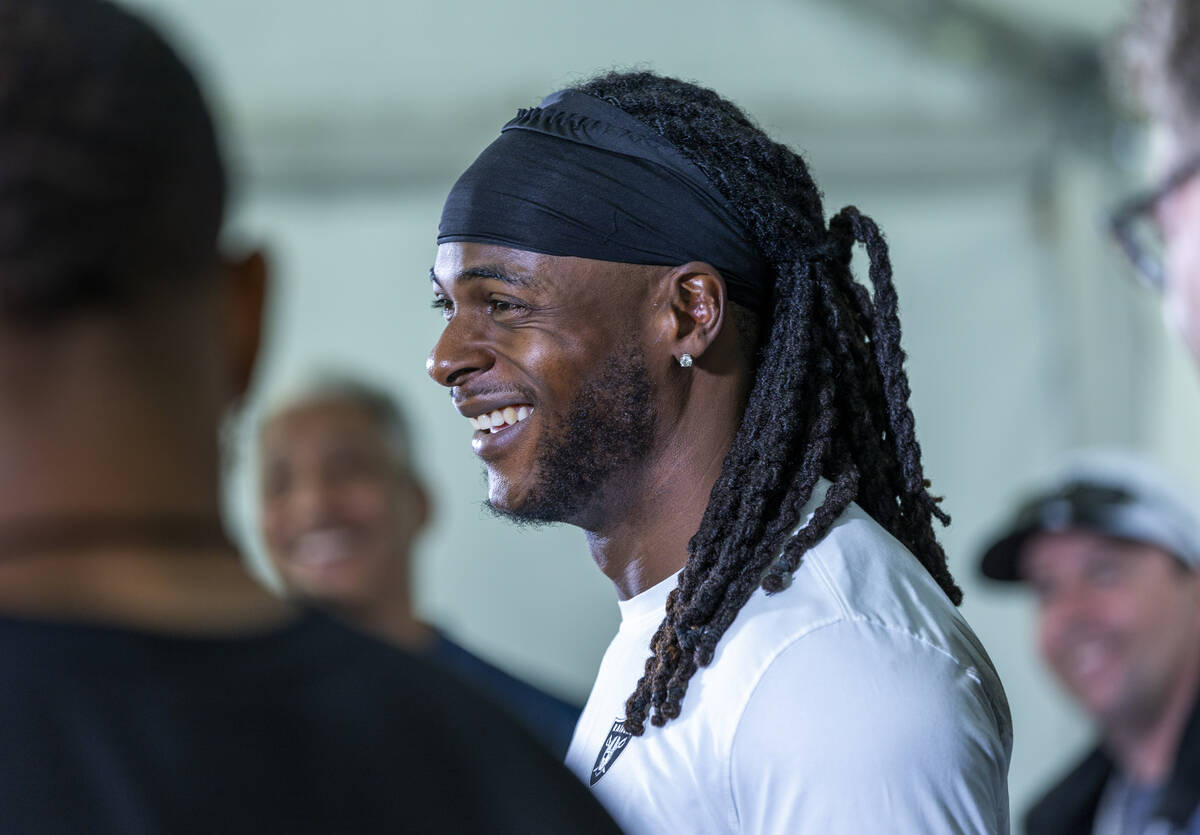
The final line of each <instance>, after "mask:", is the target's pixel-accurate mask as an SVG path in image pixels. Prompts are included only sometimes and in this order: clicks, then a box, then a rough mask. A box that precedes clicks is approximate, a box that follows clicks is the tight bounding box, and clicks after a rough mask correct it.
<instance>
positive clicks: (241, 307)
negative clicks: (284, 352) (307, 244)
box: [225, 251, 269, 398]
mask: <svg viewBox="0 0 1200 835" xmlns="http://www.w3.org/2000/svg"><path fill="white" fill-rule="evenodd" d="M225 271H226V275H227V276H228V294H227V298H226V311H225V322H226V337H227V340H228V342H227V345H228V350H229V359H230V367H229V370H230V388H231V390H232V391H233V394H234V396H235V397H237V398H241V397H242V396H244V395H245V394H246V392H247V391H248V390H249V389H250V383H251V381H252V380H253V378H254V368H255V365H256V364H257V362H258V352H259V348H260V346H261V343H262V332H263V314H264V311H265V308H266V298H267V283H268V273H269V268H268V266H267V259H266V256H265V255H263V253H262V252H259V251H255V252H252V253H250V254H249V255H247V256H245V257H244V258H239V259H231V260H227V261H226V263H225Z"/></svg>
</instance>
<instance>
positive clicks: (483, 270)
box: [429, 265, 541, 290]
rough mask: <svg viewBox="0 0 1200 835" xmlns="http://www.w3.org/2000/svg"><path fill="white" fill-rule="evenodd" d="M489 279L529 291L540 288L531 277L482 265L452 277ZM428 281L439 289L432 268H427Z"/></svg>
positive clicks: (462, 279) (440, 283)
mask: <svg viewBox="0 0 1200 835" xmlns="http://www.w3.org/2000/svg"><path fill="white" fill-rule="evenodd" d="M482 278H490V279H493V280H495V281H502V282H504V283H505V284H511V285H512V286H514V287H524V288H526V289H529V290H533V289H537V288H538V287H540V286H541V281H539V280H538V279H537V278H536V277H534V276H532V275H528V274H525V273H513V272H510V271H508V270H505V269H503V268H502V267H497V266H492V265H484V266H480V267H468V268H467V269H465V270H462V271H461V272H459V273H457V274H456V275H455V276H454V280H455V281H471V280H474V279H482ZM429 280H430V281H432V282H433V283H434V284H436V285H438V286H439V287H441V286H442V282H441V281H440V280H439V279H438V277H437V274H436V273H434V271H433V267H430V268H429Z"/></svg>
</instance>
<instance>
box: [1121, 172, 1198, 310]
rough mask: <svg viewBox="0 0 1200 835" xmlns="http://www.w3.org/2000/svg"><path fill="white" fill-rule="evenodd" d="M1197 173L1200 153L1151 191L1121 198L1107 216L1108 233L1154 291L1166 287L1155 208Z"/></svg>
mask: <svg viewBox="0 0 1200 835" xmlns="http://www.w3.org/2000/svg"><path fill="white" fill-rule="evenodd" d="M1197 173H1200V156H1195V157H1193V158H1191V159H1189V160H1188V161H1187V162H1185V163H1184V164H1183V165H1181V166H1179V167H1178V168H1176V169H1175V170H1174V171H1173V172H1171V174H1170V176H1168V177H1167V178H1166V179H1165V180H1163V182H1162V183H1161V184H1160V185H1159V186H1158V187H1157V188H1154V189H1152V190H1150V191H1146V192H1142V193H1141V194H1136V195H1134V196H1133V197H1130V198H1128V199H1127V200H1124V201H1122V202H1121V203H1120V204H1119V205H1118V206H1117V208H1116V209H1114V210H1113V212H1112V214H1110V215H1109V218H1108V232H1109V234H1110V235H1111V236H1112V238H1113V240H1114V241H1115V242H1116V244H1117V246H1119V247H1120V248H1121V251H1122V252H1123V253H1125V257H1126V258H1128V259H1129V263H1130V264H1132V265H1133V269H1134V274H1135V275H1136V276H1137V278H1138V280H1139V281H1140V282H1141V283H1142V284H1144V285H1146V286H1147V287H1149V288H1150V289H1151V290H1154V291H1155V292H1158V293H1161V292H1162V291H1163V290H1165V289H1166V282H1167V274H1166V269H1165V268H1164V266H1163V234H1162V228H1161V226H1160V225H1159V223H1158V218H1157V217H1156V211H1157V209H1158V206H1159V204H1160V203H1161V202H1162V200H1163V199H1164V198H1166V197H1167V196H1168V195H1170V194H1171V193H1172V192H1173V191H1175V189H1177V188H1179V187H1180V186H1181V185H1183V184H1184V183H1186V182H1187V181H1188V180H1190V179H1191V178H1192V177H1193V176H1194V175H1195V174H1197Z"/></svg>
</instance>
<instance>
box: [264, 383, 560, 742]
mask: <svg viewBox="0 0 1200 835" xmlns="http://www.w3.org/2000/svg"><path fill="white" fill-rule="evenodd" d="M411 448H412V443H411V441H410V438H409V431H408V426H407V422H406V421H405V419H404V416H403V415H402V413H401V411H400V407H399V405H398V404H397V403H396V402H395V401H394V400H393V399H392V398H391V397H390V396H389V395H388V394H387V393H386V392H384V391H382V390H380V389H378V388H376V387H374V386H372V385H369V384H367V383H364V382H362V381H359V380H356V379H352V378H349V377H335V376H327V377H323V378H321V379H318V380H314V381H313V382H311V383H309V384H308V385H306V386H304V387H303V388H301V389H300V390H299V391H296V392H294V393H292V394H291V395H290V396H289V397H287V398H286V399H284V400H283V401H282V402H280V403H279V404H278V405H277V406H276V407H275V408H274V409H272V410H271V411H270V413H269V414H268V416H267V418H266V419H265V420H264V421H263V424H262V430H261V432H260V433H259V465H260V472H259V487H260V496H261V499H262V504H261V507H260V510H261V512H260V518H261V523H262V534H263V541H264V542H265V543H266V546H267V554H268V555H269V556H270V559H271V563H272V565H273V566H274V568H275V570H276V571H277V572H278V574H279V578H280V579H281V580H282V581H283V585H284V588H285V590H286V591H287V593H288V595H289V596H291V597H294V598H296V599H297V600H300V601H302V602H304V603H308V604H312V605H314V606H318V607H320V608H322V609H325V610H327V611H330V612H332V613H334V614H336V615H337V616H338V617H339V618H341V619H342V620H344V621H345V622H347V623H350V624H352V625H354V626H357V627H359V628H360V629H363V630H364V631H366V632H370V633H372V634H374V635H377V636H378V637H380V638H383V639H384V640H386V641H390V642H392V643H395V644H397V645H399V646H401V647H404V648H405V649H407V650H409V651H411V652H414V653H416V654H418V655H421V656H422V657H424V658H425V659H427V660H429V661H432V662H434V663H436V664H439V665H440V666H442V667H443V668H445V669H448V670H450V671H452V672H453V673H455V674H457V675H458V676H459V677H460V678H462V679H463V680H465V681H467V682H468V683H470V684H472V685H474V686H475V687H477V688H478V689H479V690H480V691H481V692H484V693H486V694H488V695H489V696H491V697H492V698H493V699H495V700H496V701H497V702H498V703H499V704H501V705H503V706H504V707H505V708H507V709H508V710H509V712H510V713H512V714H513V715H514V716H515V717H516V718H517V719H519V720H521V722H522V723H523V724H524V725H525V726H526V727H527V728H528V729H529V730H530V731H531V732H532V733H533V734H534V735H535V736H537V737H538V738H539V739H541V741H542V742H543V743H544V744H545V745H546V747H547V748H549V750H550V751H551V752H552V753H554V754H555V755H556V756H557V757H558V758H559V759H561V758H562V757H563V756H564V755H565V754H566V751H567V743H568V742H570V740H571V733H572V732H573V731H574V730H575V723H576V721H577V720H578V719H579V708H577V707H575V706H573V705H570V704H567V703H566V702H564V701H562V700H561V699H558V698H555V697H554V696H551V695H550V694H549V693H544V692H542V691H541V690H539V689H537V688H536V687H533V686H532V685H530V684H527V683H525V682H524V681H521V680H520V679H518V678H515V677H513V676H511V675H509V674H508V673H506V672H505V671H503V670H501V669H499V668H497V667H494V666H492V665H491V664H489V663H488V662H487V661H484V660H483V659H482V658H479V657H478V656H476V655H474V654H472V653H470V652H468V651H467V650H466V649H465V648H463V647H461V646H459V645H458V644H456V643H455V642H454V641H452V640H450V638H449V637H447V636H446V635H445V634H443V633H442V632H441V630H439V629H437V628H436V627H434V626H433V625H432V624H430V623H427V622H426V621H424V620H423V619H421V618H419V617H418V616H417V613H416V611H414V606H413V599H412V582H411V578H412V569H413V565H412V557H413V554H412V551H413V544H414V542H415V540H416V539H417V537H418V536H419V535H420V533H421V531H422V530H423V529H424V527H425V524H426V522H427V521H428V519H429V515H430V507H431V499H430V496H429V493H428V491H427V489H426V487H425V484H424V482H423V480H422V479H421V477H420V474H419V473H418V472H417V469H416V467H415V466H414V463H413V461H412V454H411Z"/></svg>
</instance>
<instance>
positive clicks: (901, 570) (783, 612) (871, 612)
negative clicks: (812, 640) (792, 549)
mask: <svg viewBox="0 0 1200 835" xmlns="http://www.w3.org/2000/svg"><path fill="white" fill-rule="evenodd" d="M839 623H843V624H844V623H860V624H862V625H863V627H864V628H863V629H862V630H860V633H859V634H862V635H868V634H869V635H871V636H872V639H873V640H892V641H894V642H895V643H896V644H898V645H903V644H906V643H909V642H917V643H924V644H928V645H930V646H932V647H937V648H939V649H941V650H943V651H945V652H947V653H948V654H950V655H951V656H953V657H955V658H957V659H959V660H960V661H962V662H963V663H965V664H968V665H970V664H973V663H976V662H978V661H980V660H984V661H986V653H984V652H983V648H982V646H981V645H980V643H979V641H978V639H977V638H976V637H975V635H974V633H973V632H972V630H971V628H970V627H969V626H968V625H967V623H966V621H965V620H963V618H962V616H961V615H960V614H959V613H958V611H957V610H956V609H955V607H954V605H953V604H952V603H951V602H950V599H949V598H948V597H947V596H946V594H945V593H944V592H943V591H942V589H941V588H940V587H939V586H938V584H937V582H936V581H935V580H934V579H933V577H932V576H931V575H930V574H929V572H928V571H927V570H926V569H925V568H924V566H922V565H921V564H920V563H919V562H918V561H917V559H916V557H914V556H913V555H912V553H910V552H909V551H908V549H906V548H905V547H904V546H903V545H902V544H901V543H900V542H898V541H897V540H896V539H895V538H894V537H892V536H891V535H890V534H889V533H888V532H887V531H886V530H884V529H883V528H882V527H881V526H880V525H878V524H877V523H876V522H875V521H874V520H873V519H872V518H871V517H870V516H869V515H867V514H866V513H865V512H863V511H862V510H861V509H860V508H858V506H857V505H851V506H850V508H848V509H847V510H846V512H845V513H843V514H842V516H841V517H839V518H838V520H837V521H836V522H835V523H834V525H833V527H832V528H831V529H830V531H829V533H828V534H827V535H826V536H825V537H824V538H823V539H822V540H821V541H820V542H818V543H817V544H816V545H815V546H813V547H812V548H811V549H809V551H808V552H806V553H805V554H804V557H803V559H802V561H801V563H800V566H799V568H797V570H796V572H795V574H794V576H793V578H792V582H791V584H790V586H789V587H788V588H787V589H785V590H783V591H781V592H778V593H776V594H767V593H766V592H764V591H763V590H762V589H758V590H756V591H755V592H754V594H753V595H752V596H751V597H750V599H749V600H748V601H747V603H746V605H745V606H744V607H743V609H742V611H741V612H740V613H739V615H738V619H737V620H736V621H735V622H734V625H733V627H731V630H730V637H731V640H730V643H731V644H733V643H737V642H739V641H745V642H746V643H757V644H763V645H764V646H763V649H764V650H765V651H767V652H772V653H777V652H779V651H781V650H782V649H783V648H784V647H786V646H788V645H790V644H791V643H793V642H794V641H796V640H801V639H803V638H804V637H805V636H806V635H808V634H810V633H813V632H815V631H817V630H821V629H827V628H828V627H830V626H831V625H833V624H839ZM841 631H842V632H844V633H845V634H846V635H847V636H848V638H850V639H852V636H853V634H854V633H853V630H841ZM986 663H987V666H989V667H990V666H991V665H990V662H986Z"/></svg>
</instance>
